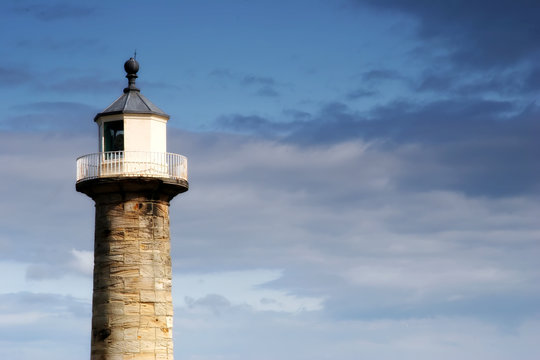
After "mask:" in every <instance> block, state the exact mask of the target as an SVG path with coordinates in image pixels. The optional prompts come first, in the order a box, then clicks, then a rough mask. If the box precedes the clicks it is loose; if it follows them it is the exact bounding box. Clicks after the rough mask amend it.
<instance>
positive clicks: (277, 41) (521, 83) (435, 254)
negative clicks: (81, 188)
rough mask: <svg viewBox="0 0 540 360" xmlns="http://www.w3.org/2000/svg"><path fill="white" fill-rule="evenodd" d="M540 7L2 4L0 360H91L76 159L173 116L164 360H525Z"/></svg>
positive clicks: (535, 242)
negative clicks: (107, 132)
mask: <svg viewBox="0 0 540 360" xmlns="http://www.w3.org/2000/svg"><path fill="white" fill-rule="evenodd" d="M539 18H540V3H538V1H527V0H512V1H510V0H489V1H487V0H475V1H471V0H467V1H465V0H454V1H423V0H387V1H382V0H381V1H376V0H287V1H276V0H251V1H248V0H229V1H218V0H214V1H211V0H178V1H162V0H157V1H152V2H149V1H129V2H126V1H122V2H121V1H95V2H76V1H72V2H69V1H62V0H59V1H27V0H24V1H14V0H13V1H9V0H8V1H2V2H1V4H0V40H1V46H0V95H1V101H0V166H1V174H2V176H1V177H0V182H1V186H0V189H1V194H2V202H1V204H2V206H1V207H0V358H2V359H10V360H29V359H44V360H52V359H84V358H88V356H89V352H90V315H91V304H90V299H91V287H92V280H91V271H92V261H93V260H92V259H93V258H92V249H93V226H94V218H93V216H94V215H93V211H94V207H93V202H92V201H91V200H90V199H89V198H87V197H85V196H84V195H82V194H79V193H77V192H76V191H75V186H74V183H75V159H76V158H77V157H78V156H80V155H83V154H87V153H92V152H95V151H97V130H96V126H95V124H94V122H93V117H94V115H95V114H96V113H97V112H99V111H101V110H103V109H104V108H106V107H107V106H108V105H109V104H110V103H112V102H113V101H114V100H115V99H116V98H117V97H118V96H120V95H121V91H122V88H123V87H124V86H125V84H126V79H125V78H124V75H125V74H124V72H123V63H124V61H125V60H127V59H128V58H129V57H130V56H132V55H133V53H134V51H135V50H136V51H137V59H138V60H139V62H140V64H141V70H140V71H139V80H138V85H139V87H140V88H141V90H142V93H143V94H145V95H146V96H147V97H148V98H150V99H151V100H152V101H153V102H154V103H155V104H157V105H158V106H159V107H161V108H162V109H163V110H165V111H166V112H167V113H168V114H170V115H171V120H170V121H169V125H168V126H169V127H168V129H169V131H168V147H169V151H170V152H176V153H180V154H184V155H186V156H187V157H188V158H189V171H190V191H189V192H188V193H186V194H183V195H181V196H179V197H178V198H176V199H175V200H174V201H173V202H172V204H171V233H172V235H171V241H172V256H173V267H174V281H173V297H174V305H175V329H174V338H175V356H176V358H178V359H186V360H253V359H256V360H275V359H285V360H307V359H310V360H323V359H324V360H326V359H340V360H357V359H377V360H378V359H391V360H393V359H397V358H399V359H414V360H424V359H426V360H427V359H430V360H431V359H443V360H444V359H452V360H454V359H462V360H463V359H464V360H467V359H475V360H476V359H495V360H496V359H516V358H518V359H525V360H527V359H531V360H533V359H538V358H539V357H540V350H539V347H538V344H537V340H538V338H539V336H540V305H539V304H540V287H539V285H538V284H539V281H540V268H539V266H538V262H539V257H540V222H539V221H538V217H539V215H540V164H539V160H538V159H539V155H540V142H539V141H538V136H539V135H540V104H537V98H538V96H539V94H540V25H539V23H538V19H539Z"/></svg>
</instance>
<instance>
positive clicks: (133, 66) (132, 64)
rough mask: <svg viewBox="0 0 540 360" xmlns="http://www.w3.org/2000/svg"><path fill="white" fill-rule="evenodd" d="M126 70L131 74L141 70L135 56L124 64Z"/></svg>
mask: <svg viewBox="0 0 540 360" xmlns="http://www.w3.org/2000/svg"><path fill="white" fill-rule="evenodd" d="M124 70H126V73H127V74H128V75H130V74H133V75H135V74H136V73H137V71H139V63H138V62H137V60H135V59H134V58H130V59H129V60H128V61H126V63H125V64H124Z"/></svg>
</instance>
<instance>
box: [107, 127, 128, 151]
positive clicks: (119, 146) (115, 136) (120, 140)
mask: <svg viewBox="0 0 540 360" xmlns="http://www.w3.org/2000/svg"><path fill="white" fill-rule="evenodd" d="M103 145H104V150H105V151H106V152H107V151H124V121H123V120H120V121H108V122H106V123H104V124H103Z"/></svg>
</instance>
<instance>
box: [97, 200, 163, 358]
mask: <svg viewBox="0 0 540 360" xmlns="http://www.w3.org/2000/svg"><path fill="white" fill-rule="evenodd" d="M94 200H95V201H96V230H95V247H94V249H95V250H94V256H95V259H94V295H93V305H92V312H93V317H92V351H91V354H92V355H91V359H92V360H98V359H104V360H105V359H106V360H115V359H119V360H120V359H122V360H125V359H133V360H145V359H152V360H155V359H162V360H165V359H166V360H171V359H173V352H172V349H173V344H172V315H173V305H172V296H171V276H172V268H171V258H170V238H169V202H168V200H169V198H168V197H167V196H164V197H161V196H160V195H159V194H142V195H141V194H138V193H129V192H128V193H123V194H120V195H119V194H105V193H103V194H99V195H96V196H94Z"/></svg>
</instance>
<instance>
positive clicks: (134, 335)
mask: <svg viewBox="0 0 540 360" xmlns="http://www.w3.org/2000/svg"><path fill="white" fill-rule="evenodd" d="M138 332H139V328H138V327H130V328H124V334H123V335H124V340H139V336H138Z"/></svg>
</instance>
